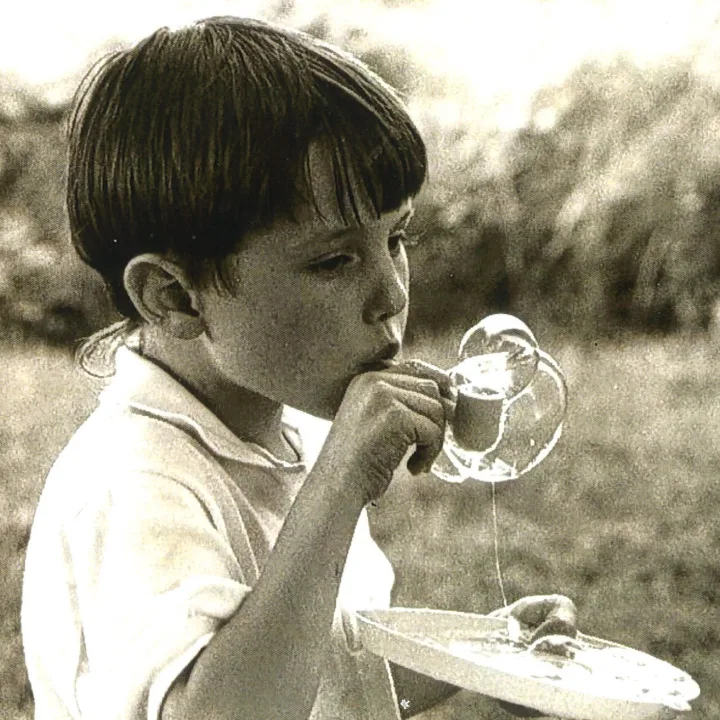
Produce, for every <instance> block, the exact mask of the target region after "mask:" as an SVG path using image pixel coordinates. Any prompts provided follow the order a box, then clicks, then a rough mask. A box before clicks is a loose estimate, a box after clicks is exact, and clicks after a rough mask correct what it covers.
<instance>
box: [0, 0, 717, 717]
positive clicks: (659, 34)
mask: <svg viewBox="0 0 720 720" xmlns="http://www.w3.org/2000/svg"><path fill="white" fill-rule="evenodd" d="M99 8H101V9H99ZM218 14H238V15H251V16H257V17H264V18H267V19H272V20H276V21H280V22H283V23H286V24H289V25H292V26H295V27H299V28H303V29H305V30H307V31H308V32H311V33H313V34H315V35H317V36H320V37H323V38H325V39H328V40H331V41H334V42H337V43H339V44H340V45H341V46H343V47H345V48H347V49H349V50H351V51H353V52H355V53H356V54H357V55H359V56H360V57H361V58H363V59H364V60H365V61H366V62H367V63H369V64H370V65H371V66H372V67H373V68H375V69H376V70H377V71H378V72H379V73H380V74H381V75H382V76H384V77H385V78H386V79H387V80H388V81H390V82H391V83H392V84H394V85H395V86H396V87H398V88H399V89H400V90H401V91H402V93H403V95H404V96H405V98H406V99H407V102H408V104H409V106H410V109H411V113H412V115H413V117H414V118H415V120H416V121H417V123H418V125H419V126H420V128H421V130H422V132H423V134H424V136H425V139H426V141H427V144H428V148H429V153H430V159H431V169H430V183H429V184H428V186H427V188H426V189H425V190H424V191H423V194H422V195H421V197H420V198H419V199H418V202H417V213H416V218H415V220H414V221H413V232H414V233H415V234H416V235H417V236H418V238H419V243H418V245H417V247H415V248H413V249H411V250H410V253H411V257H410V261H411V265H412V273H413V280H412V289H411V293H412V300H411V317H410V327H409V335H408V338H409V343H410V347H411V350H410V352H411V353H412V354H416V355H418V356H420V357H424V358H426V359H428V360H432V361H435V362H437V363H439V364H441V365H443V366H445V367H448V366H449V365H450V364H451V363H452V357H453V355H454V353H455V348H456V347H457V343H458V342H459V339H460V337H461V336H462V334H463V332H464V330H465V329H466V328H467V327H469V326H470V325H472V324H474V322H476V321H477V319H478V318H479V317H481V316H482V315H484V314H486V313H489V312H492V311H498V310H502V311H508V312H512V313H515V314H517V315H519V316H520V317H521V318H523V319H524V320H525V321H526V322H527V323H528V324H530V326H531V327H532V328H533V329H534V330H535V332H536V335H537V336H538V338H539V340H540V342H541V344H542V345H543V346H544V347H546V348H547V349H548V350H550V351H551V352H552V353H553V354H555V356H556V357H557V358H558V359H559V360H560V362H561V364H562V365H563V367H564V368H565V371H566V374H567V377H568V383H569V386H570V394H571V395H570V411H569V416H568V420H567V424H566V430H565V433H564V436H563V438H562V439H561V441H560V443H559V444H558V446H557V448H556V449H555V451H554V453H553V454H552V455H551V457H550V458H549V459H548V460H547V461H546V462H545V463H544V464H543V465H541V466H540V467H539V468H538V469H537V470H535V471H534V472H533V473H532V474H531V475H529V476H527V477H526V478H523V479H522V480H521V481H519V482H517V483H510V484H507V485H502V486H498V488H497V489H498V493H497V494H498V513H499V551H500V563H501V567H502V570H503V574H504V578H505V588H506V591H507V594H508V597H509V599H510V600H513V599H516V598H518V597H520V596H522V595H527V594H534V593H545V592H563V593H565V594H568V595H570V596H571V597H573V598H574V599H575V600H576V602H577V604H578V607H579V609H580V613H581V629H583V630H584V631H585V632H587V633H589V634H595V635H600V636H602V637H606V638H609V639H613V640H616V641H618V642H622V643H626V644H630V645H632V646H634V647H637V648H639V649H642V650H645V651H648V652H650V653H653V654H655V655H657V656H658V657H661V658H663V659H665V660H668V661H670V662H672V663H674V664H676V665H678V666H680V667H682V668H683V669H685V670H687V671H688V672H690V673H691V674H692V675H693V676H694V677H695V678H696V680H697V681H698V682H699V683H700V685H701V688H702V691H703V693H702V696H701V698H700V699H699V700H698V701H696V702H695V703H694V709H693V711H692V713H690V714H689V715H688V716H687V717H688V718H689V719H690V718H692V720H700V719H701V718H702V719H704V720H710V718H712V719H713V720H714V719H715V718H717V717H719V716H720V517H718V512H720V482H718V479H719V476H720V443H719V442H718V441H717V439H718V438H720V376H718V373H717V372H716V368H718V367H720V364H719V361H720V350H719V347H720V337H719V335H720V293H719V292H718V291H719V290H720V0H664V1H663V2H662V3H656V2H652V1H651V0H647V1H646V0H642V1H641V0H503V2H486V1H483V0H477V1H476V2H471V1H470V0H344V2H343V3H338V2H331V1H330V0H247V1H246V2H242V1H240V0H235V1H233V0H225V1H220V0H203V1H202V2H199V1H196V0H185V1H184V2H180V1H179V0H177V1H175V2H173V1H172V0H155V2H153V3H147V2H140V1H139V0H125V2H123V3H117V4H112V6H111V7H108V6H107V5H106V4H102V5H98V4H97V3H95V4H93V3H91V2H90V0H67V1H66V2H63V3H49V2H33V1H32V0H28V2H25V3H10V4H7V5H6V6H5V7H4V8H3V9H2V11H0V353H1V354H2V357H1V358H0V367H1V368H2V373H3V375H2V378H3V380H2V383H3V385H2V390H3V394H4V403H3V406H4V408H5V412H4V413H3V414H2V416H0V475H1V476H2V481H3V485H2V490H0V522H2V524H3V532H2V533H0V576H1V577H2V578H3V582H2V583H0V607H2V610H3V612H2V621H1V625H0V633H1V635H0V717H2V718H8V720H13V719H16V718H17V719H20V718H22V719H23V720H26V719H27V718H30V717H31V715H32V697H31V693H30V691H29V688H28V685H27V679H26V676H25V670H24V666H23V659H22V648H21V642H20V637H19V593H20V585H21V578H22V564H23V554H24V548H25V545H26V542H27V534H28V528H29V524H30V522H31V520H32V516H33V512H34V507H35V503H36V501H37V497H38V495H39V492H40V489H41V487H42V482H43V478H44V476H45V474H46V472H47V470H48V468H49V467H50V465H51V463H52V461H53V459H54V457H55V455H56V454H57V452H58V451H59V449H60V448H61V447H62V445H63V443H64V442H65V441H66V440H67V438H68V437H69V436H70V435H71V434H72V432H73V431H74V429H75V428H76V427H77V425H78V424H79V423H80V422H81V421H82V420H83V418H84V417H85V416H86V415H87V414H88V412H89V411H90V410H91V408H92V406H93V403H94V400H95V397H96V393H97V391H98V389H99V387H100V385H99V383H98V382H95V381H90V380H89V379H87V378H85V377H84V376H82V375H81V374H80V373H79V371H77V370H76V369H75V368H74V365H73V358H72V355H73V350H74V349H75V347H76V345H77V342H78V340H79V339H80V338H82V337H84V336H87V335H88V334H89V333H90V332H92V331H93V330H94V329H97V328H99V327H102V326H103V325H104V324H106V323H108V322H110V321H112V320H113V319H115V318H114V316H113V314H112V310H111V308H110V307H109V306H108V303H107V301H106V299H105V296H104V291H103V288H102V285H101V283H100V282H99V281H98V280H97V278H95V277H94V276H93V275H92V274H91V272H90V271H88V270H87V269H86V268H84V267H83V266H82V265H81V263H79V261H77V260H76V259H75V257H74V256H73V254H72V252H71V247H70V243H69V240H68V231H67V221H66V217H65V210H64V207H63V193H64V186H63V183H64V167H63V163H64V152H65V139H64V132H65V125H64V123H65V120H66V117H67V112H68V108H69V104H70V102H71V97H72V93H73V91H74V89H75V87H76V86H77V83H78V82H79V80H80V78H81V77H82V75H83V74H84V73H85V72H86V71H87V69H88V68H89V67H90V65H91V64H92V63H93V62H94V61H95V60H96V59H97V58H99V57H100V56H101V55H103V54H104V53H105V52H107V51H109V50H112V49H115V48H117V47H123V46H126V45H128V44H129V43H132V42H134V41H136V40H138V39H140V38H141V37H143V36H144V35H146V34H148V33H149V32H151V31H152V30H154V29H155V28H156V27H158V26H160V25H171V26H172V25H181V24H185V23H188V22H191V21H193V20H195V19H199V18H201V17H205V16H208V15H218ZM372 522H373V528H374V532H375V534H376V536H377V538H378V540H379V542H380V543H381V544H382V545H383V547H384V548H385V549H386V551H387V553H388V554H389V555H390V557H391V559H392V560H393V562H394V564H395V566H396V570H397V576H398V594H397V598H396V603H397V604H399V605H412V606H429V607H439V608H448V609H459V610H469V611H475V612H487V611H489V610H491V609H493V608H494V607H497V606H498V605H499V604H500V603H501V596H500V592H499V589H498V582H497V579H496V577H495V570H494V563H495V560H494V554H493V539H492V516H491V514H490V487H489V486H487V485H484V484H470V485H468V484H467V483H466V484H464V485H461V486H455V485H452V486H450V485H445V484H443V483H441V482H440V481H438V480H435V479H433V478H431V477H422V478H419V479H417V478H413V479H410V478H409V477H405V476H403V475H402V474H401V476H400V477H399V478H398V480H397V481H396V482H395V483H394V484H393V486H392V487H391V489H390V490H389V492H388V493H387V495H386V496H385V498H384V499H383V501H382V502H381V503H380V507H379V508H378V509H376V510H374V511H373V517H372ZM50 601H51V600H50ZM424 717H425V718H426V719H427V720H460V718H463V719H464V718H474V717H477V718H491V719H496V718H497V719H499V718H503V717H507V716H506V715H505V714H504V713H503V711H501V710H499V709H498V708H496V707H495V706H494V705H493V704H492V703H489V702H487V701H485V700H483V699H482V698H478V697H476V696H473V695H472V694H470V693H461V694H459V695H458V696H457V697H455V698H454V699H453V700H451V701H450V702H449V703H447V704H446V705H444V706H443V707H441V708H437V709H435V710H433V711H430V712H428V713H426V715H425V716H424Z"/></svg>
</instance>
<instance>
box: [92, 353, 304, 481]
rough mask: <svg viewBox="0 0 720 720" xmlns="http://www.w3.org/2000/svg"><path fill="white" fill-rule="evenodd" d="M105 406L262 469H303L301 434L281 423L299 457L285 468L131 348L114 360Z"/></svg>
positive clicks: (105, 396) (102, 395) (224, 455)
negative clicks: (169, 427) (164, 425)
mask: <svg viewBox="0 0 720 720" xmlns="http://www.w3.org/2000/svg"><path fill="white" fill-rule="evenodd" d="M100 402H101V404H103V405H108V404H115V405H126V406H128V407H130V408H132V409H134V410H137V411H139V412H142V413H144V414H146V415H150V416H153V417H157V418H159V419H161V420H165V421H167V422H170V423H172V424H173V425H176V426H177V427H181V428H183V429H185V430H189V431H190V432H191V433H192V434H193V435H194V436H195V437H196V438H198V439H199V440H200V441H201V442H202V443H203V444H204V445H206V446H207V447H208V448H209V449H210V450H211V451H212V452H213V453H215V454H217V455H220V456H222V457H226V458H229V459H231V460H237V461H240V462H245V463H249V464H252V465H260V466H263V467H273V468H277V467H285V468H298V467H304V457H303V451H302V444H301V442H300V436H299V433H298V430H297V428H295V427H293V426H292V425H291V424H290V423H288V422H287V420H286V418H285V417H283V425H284V429H285V430H286V438H287V439H288V442H290V443H291V444H292V446H293V448H294V449H295V450H296V452H297V453H298V456H299V457H300V460H299V461H296V462H287V461H285V460H281V459H280V458H277V457H275V456H274V455H273V454H272V453H270V452H269V451H268V450H266V449H265V448H263V447H261V446H260V445H257V444H256V443H251V442H247V441H245V440H241V439H240V438H238V437H237V435H235V434H234V433H233V432H232V431H231V430H230V429H229V428H228V427H227V426H226V425H225V424H224V423H223V422H222V421H221V420H220V419H219V418H218V417H217V416H216V415H215V414H214V413H213V412H211V411H210V410H209V409H208V408H207V407H206V406H205V405H203V404H202V403H201V402H200V400H198V399H197V398H196V397H195V396H194V395H193V394H192V393H191V392H190V391H189V390H187V389H186V388H184V387H183V386H182V385H181V384H180V383H179V382H178V381H177V380H175V379H174V378H173V377H172V376H170V375H169V374H168V373H167V372H165V370H163V369H162V368H161V367H160V366H159V365H156V364H155V363H154V362H152V361H151V360H148V359H146V358H143V357H141V356H140V355H138V354H137V353H136V352H134V351H133V350H131V349H129V348H127V347H120V348H119V349H118V351H117V353H116V356H115V375H114V376H113V379H112V380H111V382H110V384H109V385H108V386H107V388H106V389H105V390H104V391H103V392H102V394H101V396H100Z"/></svg>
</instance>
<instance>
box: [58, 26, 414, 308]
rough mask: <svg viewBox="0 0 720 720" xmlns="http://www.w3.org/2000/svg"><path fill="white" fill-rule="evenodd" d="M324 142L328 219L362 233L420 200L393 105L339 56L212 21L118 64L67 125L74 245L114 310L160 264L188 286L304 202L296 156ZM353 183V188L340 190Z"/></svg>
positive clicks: (407, 131)
mask: <svg viewBox="0 0 720 720" xmlns="http://www.w3.org/2000/svg"><path fill="white" fill-rule="evenodd" d="M315 140H320V141H328V142H329V147H330V148H331V150H332V157H333V165H334V174H335V179H336V186H337V197H338V206H339V208H340V210H341V212H342V214H343V217H345V218H349V217H350V216H351V215H352V216H353V217H354V218H355V219H356V220H358V221H359V219H360V216H359V206H360V201H361V198H359V197H358V193H364V195H365V197H366V198H367V199H369V201H370V203H371V205H372V207H373V209H374V210H375V212H376V214H377V215H378V216H379V215H380V214H381V213H383V212H387V211H390V210H394V209H397V208H398V207H399V206H400V205H401V204H402V203H403V202H404V201H405V200H406V199H408V198H409V197H412V196H414V195H415V194H416V193H417V192H418V191H419V190H420V188H421V186H422V184H423V182H424V180H425V175H426V167H427V158H426V151H425V146H424V144H423V141H422V139H421V138H420V135H419V133H418V131H417V129H416V128H415V126H414V125H413V123H412V121H411V120H410V118H409V117H408V114H407V112H406V110H405V108H404V106H403V104H402V102H401V101H400V99H399V98H398V96H397V94H396V93H395V91H394V90H393V89H392V88H390V87H389V86H388V85H387V84H386V83H384V82H383V81H382V80H381V79H380V78H379V77H378V76H377V75H375V74H374V73H373V72H371V71H370V70H369V69H368V68H367V67H366V66H364V65H363V64H361V63H360V62H358V61H357V60H356V59H355V58H353V57H352V56H350V55H348V54H346V53H344V52H342V51H340V50H337V49H336V48H333V47H332V46H330V45H327V44H325V43H322V42H319V41H316V40H314V39H313V38H311V37H309V36H307V35H304V34H302V33H298V32H295V31H289V30H285V29H282V28H278V27H275V26H272V25H268V24H266V23H263V22H260V21H254V20H245V19H239V18H211V19H208V20H204V21H201V22H199V23H196V24H195V25H192V26H188V27H185V28H182V29H179V30H175V31H171V30H168V29H166V28H165V29H162V30H159V31H157V32H156V33H154V34H153V35H151V36H150V37H149V38H147V39H146V40H144V41H142V42H141V43H139V44H138V45H136V46H135V47H134V48H132V49H130V50H127V51H122V52H118V53H115V54H113V55H111V56H110V57H108V58H107V59H106V60H105V61H103V62H102V63H101V64H100V65H98V67H97V68H96V69H95V70H94V71H93V72H91V73H90V74H89V75H88V77H87V78H86V80H85V82H84V83H83V85H82V86H81V88H80V90H79V92H78V95H77V98H76V104H75V110H74V112H73V114H72V116H71V119H70V137H69V163H68V188H67V204H68V213H69V218H70V227H71V232H72V238H73V243H74V245H75V247H76V249H77V251H78V253H79V254H80V256H81V257H82V258H83V259H84V260H85V261H86V262H87V263H88V264H89V265H90V266H92V267H94V268H95V269H96V270H98V271H99V272H100V273H101V274H102V275H103V277H104V278H105V280H106V283H107V285H108V287H109V289H110V291H111V293H112V295H113V297H114V299H115V302H116V305H117V308H118V310H119V311H120V312H121V313H122V314H124V315H126V316H128V317H134V316H136V311H135V308H134V307H133V305H132V303H131V302H130V299H129V298H128V297H127V295H126V294H125V291H124V288H123V282H122V277H123V272H124V269H125V266H126V265H127V262H128V261H129V260H130V259H131V258H133V257H135V256H136V255H139V254H141V253H144V252H160V253H168V254H170V255H172V256H174V257H177V258H178V259H179V260H180V261H182V262H184V263H185V265H186V267H187V270H188V272H190V274H191V275H195V276H198V275H199V273H200V272H201V269H202V268H203V263H204V262H205V261H211V262H212V263H214V266H215V267H219V266H220V265H219V263H221V261H222V260H223V259H224V258H225V257H227V256H228V255H229V254H230V253H231V252H232V251H233V250H235V249H236V248H237V247H238V243H240V242H241V241H242V238H243V237H244V236H245V235H246V234H247V233H248V232H251V231H252V230H255V229H261V228H267V227H269V226H270V225H271V224H272V223H273V221H274V220H276V219H278V218H279V217H282V216H292V214H293V210H294V209H295V208H296V206H297V203H298V201H299V200H301V199H303V198H305V199H308V198H309V199H311V200H312V194H311V187H310V186H309V184H308V180H309V169H308V149H309V146H310V144H311V143H312V142H313V141H315ZM351 179H352V182H351Z"/></svg>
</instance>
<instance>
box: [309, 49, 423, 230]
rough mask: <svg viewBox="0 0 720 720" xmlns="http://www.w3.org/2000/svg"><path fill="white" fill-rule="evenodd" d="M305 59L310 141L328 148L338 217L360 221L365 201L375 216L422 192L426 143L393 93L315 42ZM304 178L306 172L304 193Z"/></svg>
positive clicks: (350, 60) (351, 62) (339, 53)
mask: <svg viewBox="0 0 720 720" xmlns="http://www.w3.org/2000/svg"><path fill="white" fill-rule="evenodd" d="M314 50H315V53H314V54H313V55H312V56H311V57H310V58H309V66H310V68H311V72H312V76H313V80H314V83H315V85H316V88H317V91H318V94H319V96H320V101H319V103H318V106H317V108H316V109H317V112H318V116H319V126H318V130H316V131H315V133H314V135H315V137H314V139H318V138H319V139H322V140H324V141H327V142H328V143H329V146H330V150H331V154H332V160H333V171H334V176H335V188H336V199H337V203H338V208H339V209H340V212H341V214H342V216H343V218H345V219H346V221H347V220H348V217H349V215H350V214H351V215H352V216H353V217H354V219H355V220H356V221H357V222H360V211H359V207H360V204H361V201H362V199H363V198H360V197H358V192H359V193H362V194H363V195H364V198H365V199H367V200H369V201H370V203H371V205H372V208H373V210H374V211H375V214H376V216H377V217H379V216H380V215H381V214H382V213H386V212H390V211H392V210H396V209H397V208H398V207H400V205H401V204H402V203H403V202H405V201H406V200H407V199H408V198H411V197H413V196H415V195H416V194H417V193H418V192H419V191H420V189H421V188H422V185H423V183H424V182H425V179H426V175H427V154H426V150H425V144H424V142H423V140H422V138H421V137H420V134H419V132H418V130H417V128H416V127H415V125H414V123H413V122H412V120H411V119H410V117H409V116H408V114H407V111H406V109H405V107H404V105H403V103H402V101H401V100H400V98H399V97H398V95H397V93H396V91H395V90H394V89H393V88H391V87H390V86H389V85H388V84H387V83H385V82H384V81H383V80H382V79H381V78H380V77H379V76H377V75H376V74H375V73H373V72H372V71H371V70H369V68H367V66H365V65H363V64H362V63H360V62H359V61H358V60H357V59H356V58H354V57H352V56H351V55H348V54H347V53H343V52H342V51H340V50H338V49H337V48H334V47H332V46H330V45H326V44H323V43H319V42H315V43H314ZM308 184H309V176H308V175H307V174H306V189H309V188H308Z"/></svg>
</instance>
